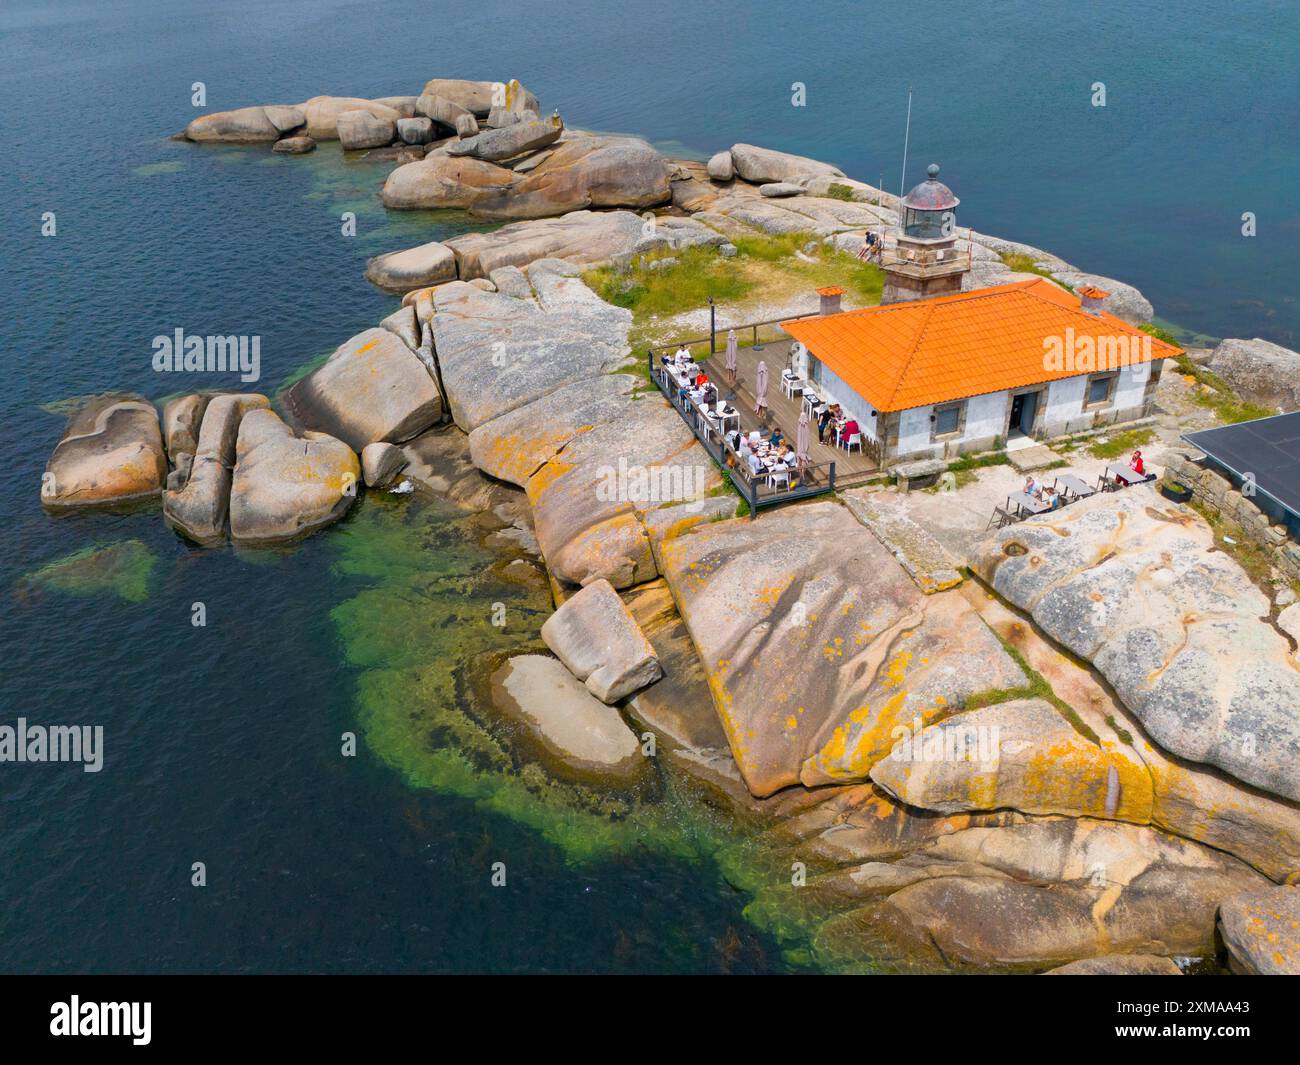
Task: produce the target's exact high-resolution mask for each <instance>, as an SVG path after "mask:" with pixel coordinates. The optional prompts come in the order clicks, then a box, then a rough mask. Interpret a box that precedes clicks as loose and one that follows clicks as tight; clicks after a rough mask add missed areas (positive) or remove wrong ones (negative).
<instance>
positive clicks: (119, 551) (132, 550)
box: [19, 540, 158, 603]
mask: <svg viewBox="0 0 1300 1065" xmlns="http://www.w3.org/2000/svg"><path fill="white" fill-rule="evenodd" d="M157 561H158V560H157V559H156V558H155V557H154V554H153V552H152V551H150V550H149V548H148V547H146V546H145V545H144V544H143V543H142V542H141V541H139V540H123V541H121V542H120V543H115V544H108V545H100V544H92V545H91V546H89V547H84V548H82V549H81V550H80V551H74V552H73V553H72V554H70V555H65V556H64V557H63V558H60V559H56V560H55V561H53V562H49V563H47V564H46V565H44V566H42V567H41V568H40V569H38V570H35V571H34V572H32V573H29V574H28V575H27V576H26V577H24V578H23V579H22V580H21V581H20V582H19V590H20V592H27V591H33V590H36V591H39V590H48V591H55V592H63V593H65V594H68V595H76V596H95V595H116V596H117V597H118V598H119V599H123V600H125V601H126V602H128V603H143V602H144V601H145V600H146V599H148V598H149V593H150V590H151V588H152V585H153V572H154V567H155V566H156V565H157Z"/></svg>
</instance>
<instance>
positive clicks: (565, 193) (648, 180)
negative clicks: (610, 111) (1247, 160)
mask: <svg viewBox="0 0 1300 1065" xmlns="http://www.w3.org/2000/svg"><path fill="white" fill-rule="evenodd" d="M671 175H672V166H671V164H670V163H669V162H668V160H667V159H665V158H664V157H663V156H662V155H660V154H659V153H658V152H657V151H656V150H655V149H654V148H652V147H651V146H650V145H649V144H648V143H647V142H646V141H643V140H640V139H639V138H637V137H613V136H604V135H597V134H577V133H570V134H569V135H568V136H566V137H565V138H564V139H563V140H562V141H560V142H559V143H557V144H556V146H555V148H554V149H553V150H552V151H551V152H550V153H549V154H548V155H547V156H546V158H545V159H544V160H543V161H542V162H541V163H539V164H538V165H537V166H536V167H535V168H533V169H531V170H529V171H528V172H527V173H526V174H524V175H523V176H522V178H520V180H519V181H517V182H516V183H515V185H514V186H513V187H512V188H511V189H510V190H509V191H498V192H496V193H494V194H493V195H490V196H485V197H484V198H483V199H481V200H479V201H478V202H476V203H475V204H473V205H472V206H471V207H470V213H471V214H473V215H477V216H478V217H480V218H548V217H551V216H553V215H560V214H566V213H568V212H569V211H580V210H583V209H585V208H588V207H635V208H642V207H653V206H655V205H657V204H663V203H667V202H668V201H669V199H670V198H671V195H672V191H671V188H670V185H669V182H670V178H671Z"/></svg>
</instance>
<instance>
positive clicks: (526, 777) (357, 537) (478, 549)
mask: <svg viewBox="0 0 1300 1065" xmlns="http://www.w3.org/2000/svg"><path fill="white" fill-rule="evenodd" d="M479 532H480V530H476V529H475V528H474V523H473V518H472V517H471V516H467V515H466V514H465V513H464V512H463V511H459V510H455V509H453V508H452V507H451V506H450V505H449V504H444V503H442V502H440V501H432V502H430V501H427V500H416V499H413V498H412V497H409V496H407V497H403V498H401V499H390V498H385V497H384V496H380V495H376V494H373V493H372V494H368V495H367V496H366V498H365V500H364V501H363V503H362V505H361V507H360V509H359V511H358V513H356V515H355V517H354V520H353V521H352V522H350V523H349V525H348V526H347V527H346V528H344V529H340V530H338V535H336V536H335V537H334V541H335V542H336V543H337V545H338V550H339V555H338V560H337V562H336V563H335V566H334V569H335V573H336V575H338V576H340V577H343V578H345V579H347V580H349V581H355V582H356V583H357V584H358V585H359V587H358V588H357V590H356V591H355V592H354V594H353V595H352V596H351V597H350V598H348V599H347V600H345V601H344V602H342V603H340V604H339V605H338V606H337V607H335V609H334V610H333V611H332V613H331V617H332V619H333V621H334V623H335V626H336V628H337V630H338V632H339V634H340V636H341V638H342V641H343V646H344V653H345V655H346V657H347V660H348V662H349V664H350V665H352V666H353V667H354V668H356V669H357V670H359V671H360V673H359V676H358V678H357V682H356V698H357V713H358V719H359V724H360V726H361V730H362V732H363V734H364V736H365V739H366V742H367V744H368V746H369V747H370V749H371V750H372V751H373V752H374V753H375V754H376V755H377V756H378V757H379V758H380V759H382V760H383V761H384V762H385V763H387V764H388V765H390V766H391V767H392V768H393V769H394V770H396V771H397V772H398V773H400V774H401V775H402V777H403V779H404V780H405V781H406V782H407V783H408V784H409V785H411V786H412V787H418V788H431V789H434V790H437V791H442V792H447V793H451V794H454V795H458V796H460V797H462V798H467V799H470V800H472V801H474V802H476V803H478V804H479V805H480V806H482V807H483V808H484V809H487V810H491V811H493V812H495V813H498V814H501V815H503V816H506V817H509V818H510V819H512V820H514V821H516V822H519V823H521V824H524V825H526V826H528V827H530V828H532V829H533V830H535V831H536V832H538V833H539V834H540V835H541V836H543V837H544V838H545V839H546V840H548V841H549V842H550V843H552V844H553V845H555V846H556V847H558V848H559V849H560V850H561V851H562V852H563V853H564V854H565V856H566V857H567V858H568V859H569V860H571V861H575V862H581V861H588V860H592V859H596V858H599V857H602V856H607V855H609V854H612V853H616V852H620V851H627V850H630V849H648V850H653V851H655V852H660V853H664V854H669V855H674V856H677V857H681V858H686V859H698V858H701V857H704V856H706V855H708V854H711V853H713V852H714V851H715V850H716V849H717V848H718V846H719V845H720V843H721V840H722V835H721V833H720V831H719V828H718V826H717V825H716V824H715V821H714V818H713V817H712V815H711V813H710V812H709V811H707V810H704V809H703V808H700V807H698V806H696V805H695V804H692V803H690V802H689V801H687V800H685V799H684V798H683V797H681V796H679V795H678V794H677V793H676V791H675V789H674V788H672V787H671V784H669V785H667V786H660V787H658V788H657V789H656V788H649V789H645V791H653V792H654V795H653V799H654V801H653V802H651V801H649V799H648V798H647V796H646V795H645V794H642V793H640V792H638V793H632V794H626V793H622V792H609V793H606V792H603V791H602V790H601V789H599V788H590V787H585V786H583V785H579V784H572V783H568V782H564V781H560V780H557V779H554V778H552V777H551V776H550V774H548V773H547V772H546V771H545V770H544V769H543V768H542V767H541V766H540V765H538V764H536V763H535V762H533V761H531V760H530V759H528V758H526V757H521V756H520V755H519V754H518V752H516V751H515V750H514V749H513V747H514V744H513V743H512V742H511V736H510V734H509V730H508V729H506V728H503V727H502V723H501V722H496V721H492V720H488V719H486V718H480V717H479V716H476V714H475V712H474V711H473V709H472V707H471V700H469V699H468V698H467V697H466V695H465V693H464V691H463V690H462V689H463V686H464V685H463V678H462V674H463V672H464V671H466V670H474V669H476V668H477V669H482V668H484V663H486V662H490V661H493V660H495V659H497V658H499V657H501V656H504V655H506V654H510V653H517V652H522V651H543V652H544V651H545V647H544V645H543V644H542V643H541V641H540V638H539V635H538V634H539V632H540V629H541V625H542V622H543V621H545V619H546V618H547V617H548V616H549V615H550V613H551V604H550V598H549V595H548V594H547V593H546V592H545V591H544V590H541V589H537V588H529V587H528V586H526V585H520V584H518V583H516V582H511V581H507V580H504V579H502V578H500V577H498V576H497V575H496V574H495V572H494V564H495V563H498V562H500V561H501V560H502V557H503V556H502V555H501V554H499V553H497V552H495V551H491V550H488V549H487V548H484V547H483V546H481V544H480V537H479ZM498 603H499V604H501V605H502V606H503V607H504V610H505V618H506V624H505V625H504V626H497V625H493V624H492V621H493V605H494V604H498ZM498 616H499V614H498Z"/></svg>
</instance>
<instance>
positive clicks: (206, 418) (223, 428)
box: [163, 393, 271, 545]
mask: <svg viewBox="0 0 1300 1065" xmlns="http://www.w3.org/2000/svg"><path fill="white" fill-rule="evenodd" d="M270 405H271V404H270V401H269V400H268V399H267V398H266V397H265V396H262V395H256V394H252V395H243V394H237V393H222V394H219V395H215V396H213V397H212V398H211V399H210V400H209V401H208V404H207V407H206V408H205V410H204V412H203V424H202V426H201V428H200V430H199V446H198V451H196V452H195V455H194V464H193V467H192V468H191V471H190V476H189V479H188V480H187V481H186V482H185V485H184V487H182V488H180V489H168V491H167V492H166V493H165V494H164V496H163V517H164V518H165V519H166V520H167V524H168V525H170V526H171V527H172V528H174V529H176V530H177V531H178V532H180V533H181V534H182V535H183V536H186V537H188V538H189V539H191V540H194V541H195V542H196V543H200V544H205V545H210V544H216V543H219V542H220V541H222V540H224V539H225V536H226V518H227V515H228V513H229V508H230V471H231V470H232V469H233V468H234V465H235V445H236V442H237V440H238V437H239V425H240V422H241V421H243V419H244V415H245V414H247V413H248V412H249V411H252V410H259V409H263V408H267V407H269V406H270Z"/></svg>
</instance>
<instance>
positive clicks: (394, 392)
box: [284, 328, 442, 451]
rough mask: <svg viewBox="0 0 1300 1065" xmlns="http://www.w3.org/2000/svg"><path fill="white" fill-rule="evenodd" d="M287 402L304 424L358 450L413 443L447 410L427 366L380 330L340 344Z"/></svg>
mask: <svg viewBox="0 0 1300 1065" xmlns="http://www.w3.org/2000/svg"><path fill="white" fill-rule="evenodd" d="M284 402H285V405H286V406H287V407H288V408H289V409H290V410H291V411H292V412H293V414H294V416H295V417H296V418H297V419H298V420H299V421H300V422H302V424H304V425H306V426H308V427H310V428H313V429H317V430H320V431H322V432H326V433H329V434H330V435H332V436H337V437H338V438H339V439H341V440H342V441H344V443H346V444H347V445H348V446H349V447H350V448H352V449H353V450H354V451H359V450H361V449H362V448H364V447H365V446H366V445H367V444H369V443H373V442H374V441H376V440H383V441H387V442H388V443H401V442H403V441H405V440H410V439H411V438H412V437H414V436H416V435H417V434H418V433H420V432H422V431H424V430H425V429H427V428H429V426H431V425H433V424H434V423H435V422H436V421H437V420H438V417H439V415H440V414H441V412H442V400H441V398H440V396H439V394H438V388H437V385H436V384H435V383H434V380H433V378H432V377H430V376H429V371H428V370H427V369H425V367H424V364H423V363H422V362H420V360H419V358H418V357H417V356H416V355H415V353H414V352H412V351H411V349H410V348H408V347H407V346H406V344H405V343H404V342H403V341H402V340H401V339H400V338H399V337H398V336H397V335H396V334H395V333H392V332H390V331H389V330H387V329H380V328H374V329H367V330H365V332H363V333H358V334H357V335H356V336H354V337H352V339H350V340H348V341H345V342H344V343H343V344H341V345H339V347H338V349H337V350H336V351H335V352H334V354H333V355H331V356H330V357H329V359H328V360H327V361H326V362H325V364H324V365H323V366H321V367H320V368H319V369H317V370H315V371H313V372H312V373H310V374H308V375H307V376H306V377H304V378H303V379H302V380H301V381H299V382H298V383H297V384H295V385H294V386H293V387H292V388H291V389H289V391H288V392H286V393H285V396H284Z"/></svg>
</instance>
